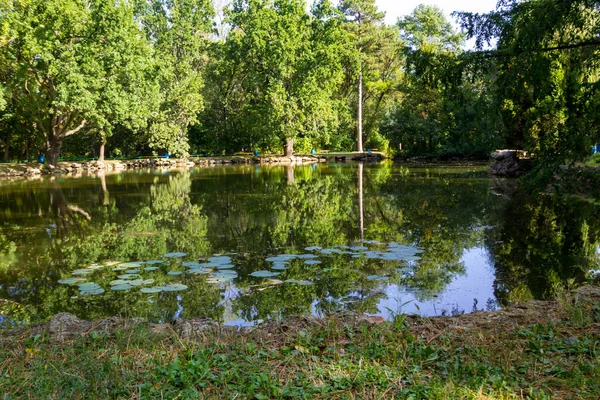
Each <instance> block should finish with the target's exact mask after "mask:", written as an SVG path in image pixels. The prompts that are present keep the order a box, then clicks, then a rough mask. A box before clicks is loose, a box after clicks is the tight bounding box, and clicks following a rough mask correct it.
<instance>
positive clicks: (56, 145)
mask: <svg viewBox="0 0 600 400" xmlns="http://www.w3.org/2000/svg"><path fill="white" fill-rule="evenodd" d="M61 147H62V138H60V137H56V136H55V135H52V136H50V137H49V138H48V140H47V142H46V161H47V162H48V164H49V165H52V166H56V164H57V163H58V156H59V155H60V149H61Z"/></svg>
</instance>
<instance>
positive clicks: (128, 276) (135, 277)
mask: <svg viewBox="0 0 600 400" xmlns="http://www.w3.org/2000/svg"><path fill="white" fill-rule="evenodd" d="M139 277H140V276H139V275H138V274H123V275H119V276H117V278H119V279H137V278H139Z"/></svg>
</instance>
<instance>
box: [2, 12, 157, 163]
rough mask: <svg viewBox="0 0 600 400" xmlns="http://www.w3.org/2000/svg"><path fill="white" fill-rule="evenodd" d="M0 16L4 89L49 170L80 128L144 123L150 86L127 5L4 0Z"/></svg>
mask: <svg viewBox="0 0 600 400" xmlns="http://www.w3.org/2000/svg"><path fill="white" fill-rule="evenodd" d="M0 10H1V12H0V24H1V27H2V29H1V32H2V39H1V41H0V43H1V47H0V52H1V56H0V57H1V58H2V60H3V64H4V67H5V68H6V70H5V73H6V75H7V76H8V79H7V83H6V84H7V87H8V89H9V91H10V95H11V98H12V101H13V103H14V106H15V109H17V110H18V112H19V113H20V115H21V117H22V118H24V119H25V120H27V121H29V122H30V123H32V124H33V127H34V129H35V131H36V132H37V133H38V134H40V135H41V136H42V137H43V138H44V141H45V152H46V156H47V160H48V162H49V163H50V164H56V162H57V161H58V157H59V154H60V150H61V147H62V143H63V140H64V139H65V138H66V137H68V136H71V135H74V134H76V133H78V132H80V131H81V130H82V129H97V130H99V131H100V132H110V131H111V129H112V128H113V127H114V126H115V125H116V124H125V125H128V126H130V127H131V128H133V129H135V128H139V127H142V126H144V125H145V123H146V120H147V118H148V116H149V114H150V113H151V111H152V109H153V107H154V100H155V99H156V96H157V89H158V88H157V87H156V85H155V84H154V83H153V79H151V78H152V69H151V66H152V62H151V55H152V53H151V47H150V46H149V44H148V43H147V41H146V40H145V39H144V38H143V37H142V36H141V35H140V30H139V26H138V24H137V23H136V22H135V20H134V18H133V8H132V7H131V5H130V4H129V3H128V2H127V1H114V0H90V1H77V0H66V1H62V0H60V1H58V0H48V1H46V0H13V1H8V0H5V1H2V2H1V3H0Z"/></svg>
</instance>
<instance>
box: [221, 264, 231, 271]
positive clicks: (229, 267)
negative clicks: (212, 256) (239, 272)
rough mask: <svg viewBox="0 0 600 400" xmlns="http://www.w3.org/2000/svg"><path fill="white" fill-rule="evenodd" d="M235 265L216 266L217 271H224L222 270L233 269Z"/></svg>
mask: <svg viewBox="0 0 600 400" xmlns="http://www.w3.org/2000/svg"><path fill="white" fill-rule="evenodd" d="M234 267H235V265H233V264H222V265H217V269H219V270H224V269H232V268H234Z"/></svg>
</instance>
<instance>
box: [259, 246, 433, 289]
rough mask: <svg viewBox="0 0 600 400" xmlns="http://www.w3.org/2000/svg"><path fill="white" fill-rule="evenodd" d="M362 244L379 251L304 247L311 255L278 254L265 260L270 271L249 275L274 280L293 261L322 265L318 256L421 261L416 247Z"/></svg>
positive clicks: (373, 277) (375, 278)
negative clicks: (268, 263)
mask: <svg viewBox="0 0 600 400" xmlns="http://www.w3.org/2000/svg"><path fill="white" fill-rule="evenodd" d="M363 243H364V244H369V245H372V246H374V247H378V248H379V249H378V250H371V249H369V248H368V247H366V246H364V245H359V246H346V245H343V246H336V247H333V248H323V247H320V246H311V247H306V248H305V249H304V250H306V251H308V252H311V253H307V254H280V255H275V256H271V257H269V258H267V259H266V261H268V262H270V263H272V265H271V270H272V271H268V270H263V271H256V272H253V273H251V274H250V275H251V276H254V277H257V278H274V277H277V276H279V275H280V274H281V271H285V270H286V269H287V268H288V267H289V264H290V263H291V262H292V261H293V260H304V264H305V265H309V266H313V265H319V264H321V263H322V261H321V260H319V259H318V258H319V256H333V255H348V256H351V257H352V258H364V259H369V260H382V261H396V262H402V261H404V262H416V261H419V260H420V259H421V257H419V256H418V254H421V253H423V250H420V249H418V248H416V247H411V246H406V245H401V244H399V243H396V242H392V243H389V244H386V243H381V242H378V241H374V240H371V241H364V242H363ZM384 246H385V248H382V247H384ZM314 253H318V255H317V254H314ZM327 270H328V269H324V271H327ZM273 271H277V272H273ZM367 280H369V281H387V280H389V277H386V276H379V275H370V276H368V277H367ZM276 282H279V281H276ZM283 282H286V283H298V284H301V285H310V284H312V282H310V281H306V280H303V281H298V280H295V279H288V280H286V281H283Z"/></svg>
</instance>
